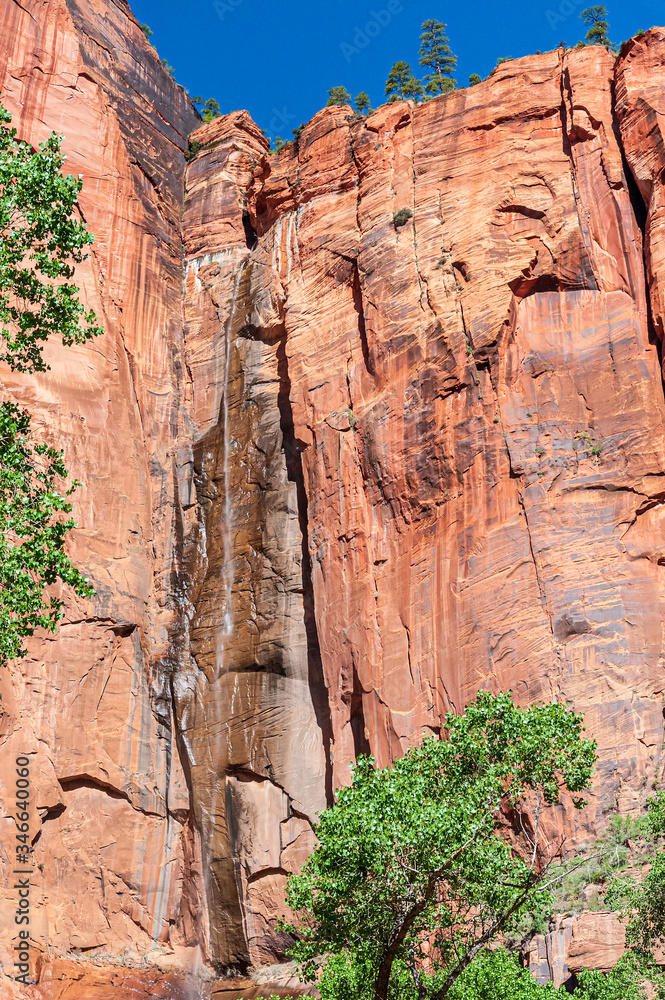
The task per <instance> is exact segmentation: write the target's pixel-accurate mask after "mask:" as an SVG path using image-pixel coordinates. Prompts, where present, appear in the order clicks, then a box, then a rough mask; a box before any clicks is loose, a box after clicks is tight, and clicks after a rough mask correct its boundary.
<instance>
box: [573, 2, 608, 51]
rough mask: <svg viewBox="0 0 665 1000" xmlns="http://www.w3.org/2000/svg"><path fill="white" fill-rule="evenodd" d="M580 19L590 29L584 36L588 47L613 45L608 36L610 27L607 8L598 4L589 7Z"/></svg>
mask: <svg viewBox="0 0 665 1000" xmlns="http://www.w3.org/2000/svg"><path fill="white" fill-rule="evenodd" d="M580 17H581V19H582V21H583V23H584V24H586V25H587V27H588V28H589V30H588V31H587V33H586V35H585V36H584V41H585V42H586V43H587V44H588V45H607V46H611V45H612V43H611V41H610V38H609V35H608V34H607V32H608V31H609V27H610V22H609V21H608V15H607V7H605V6H603V5H602V4H597V5H596V6H594V7H587V8H586V10H583V11H582V13H581V14H580Z"/></svg>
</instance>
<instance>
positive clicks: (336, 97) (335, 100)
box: [326, 87, 351, 108]
mask: <svg viewBox="0 0 665 1000" xmlns="http://www.w3.org/2000/svg"><path fill="white" fill-rule="evenodd" d="M350 103H351V94H350V93H349V92H348V90H347V89H346V87H331V88H330V90H329V91H328V100H327V101H326V107H327V108H332V107H334V106H335V105H340V106H341V105H343V104H350Z"/></svg>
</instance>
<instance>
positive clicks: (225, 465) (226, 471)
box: [216, 261, 245, 676]
mask: <svg viewBox="0 0 665 1000" xmlns="http://www.w3.org/2000/svg"><path fill="white" fill-rule="evenodd" d="M244 268H245V261H243V262H242V264H241V265H240V268H239V270H238V276H237V278H236V281H235V285H234V288H233V296H232V298H231V308H230V312H229V317H228V319H227V321H226V329H225V334H226V343H225V357H224V396H223V403H222V430H223V434H224V445H223V452H222V475H223V480H224V525H223V552H224V562H223V569H222V584H223V588H224V618H223V622H222V630H221V636H220V638H219V642H218V647H217V671H216V673H217V676H219V675H220V674H221V673H223V672H224V666H225V664H224V658H225V657H224V653H225V649H226V643H227V640H228V639H229V637H230V635H231V633H232V632H233V606H232V601H233V584H234V581H235V568H234V558H233V530H232V529H233V507H232V503H231V476H230V468H229V465H230V455H231V432H230V425H229V388H230V381H231V345H232V338H233V318H234V316H235V310H236V302H237V299H238V292H239V290H240V282H241V280H242V274H243V271H244Z"/></svg>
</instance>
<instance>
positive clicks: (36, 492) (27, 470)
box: [0, 401, 93, 664]
mask: <svg viewBox="0 0 665 1000" xmlns="http://www.w3.org/2000/svg"><path fill="white" fill-rule="evenodd" d="M67 475H68V473H67V469H66V468H65V465H64V462H63V454H62V452H61V451H57V450H56V449H55V448H51V447H48V446H47V445H45V444H37V445H35V446H34V447H33V446H32V445H31V442H30V416H29V414H28V413H26V412H25V411H24V410H20V409H19V408H18V407H17V406H15V405H14V404H13V403H10V402H7V401H3V402H2V403H0V529H1V534H0V664H6V662H7V661H8V660H11V659H14V658H15V657H17V656H22V655H23V654H24V653H25V649H24V647H23V639H24V638H25V637H26V636H29V635H33V634H34V631H35V629H36V628H44V629H47V630H48V631H50V632H55V630H56V626H57V624H58V622H59V621H60V620H61V619H62V617H63V614H62V601H61V600H60V599H59V598H56V597H53V596H49V597H48V598H46V599H45V596H44V588H45V587H47V586H49V585H50V584H55V583H57V582H58V581H60V582H61V583H65V584H68V585H69V586H70V587H72V588H73V589H74V591H75V592H76V593H77V594H78V595H79V596H81V597H91V596H92V594H93V590H92V587H91V586H90V585H89V584H88V581H87V580H86V579H85V577H84V576H83V574H82V573H81V572H80V571H79V570H78V569H76V568H75V567H74V566H72V564H71V562H70V560H69V558H68V557H67V555H66V553H65V550H64V544H65V540H66V536H67V533H68V532H69V531H70V530H71V529H72V528H74V527H76V522H75V521H74V520H73V519H72V518H71V517H70V518H66V519H65V520H62V519H60V518H59V517H58V515H60V514H70V513H71V510H72V505H71V503H70V502H69V500H68V499H67V498H68V497H70V496H71V495H72V493H73V492H74V490H75V489H76V488H77V486H80V485H81V484H80V483H78V482H76V480H75V481H74V482H73V483H71V484H70V486H69V489H66V490H65V491H64V493H61V492H60V490H61V489H62V487H61V486H60V482H61V481H64V480H66V479H67Z"/></svg>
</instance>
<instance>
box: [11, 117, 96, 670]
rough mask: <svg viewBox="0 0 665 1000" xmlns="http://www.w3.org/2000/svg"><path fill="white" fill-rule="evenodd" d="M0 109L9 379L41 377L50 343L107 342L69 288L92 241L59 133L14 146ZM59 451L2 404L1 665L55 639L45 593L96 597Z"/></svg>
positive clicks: (55, 612)
mask: <svg viewBox="0 0 665 1000" xmlns="http://www.w3.org/2000/svg"><path fill="white" fill-rule="evenodd" d="M10 123H11V116H10V115H9V113H8V112H7V111H6V110H5V108H4V107H3V106H2V105H1V104H0V332H1V335H2V339H3V340H4V348H3V349H2V351H1V352H0V358H1V359H2V360H3V361H4V362H5V363H6V364H7V365H8V366H9V368H10V369H11V370H12V371H18V372H45V371H47V370H48V365H47V364H46V363H45V361H44V358H43V347H44V342H45V341H46V340H47V339H48V338H49V337H50V336H51V335H53V334H58V335H59V336H60V337H61V338H62V342H63V344H65V345H66V346H69V345H72V344H81V343H84V342H85V341H87V340H89V339H90V338H91V337H95V336H98V335H99V334H101V333H103V331H102V329H101V327H99V326H97V322H96V317H95V314H94V313H93V312H92V311H86V310H85V308H84V306H83V305H82V304H81V303H80V302H79V299H78V288H76V286H75V285H73V284H72V283H71V278H72V277H73V276H74V266H75V265H76V264H78V263H80V262H81V261H82V260H84V259H85V257H86V254H85V252H84V251H85V247H87V246H88V245H89V244H90V243H92V242H93V237H92V235H91V234H90V233H89V232H88V231H87V229H86V226H85V224H84V223H83V222H80V221H79V220H78V217H77V215H76V203H77V200H78V195H79V192H80V190H81V187H82V184H83V182H82V179H81V178H80V177H79V178H78V179H76V178H74V177H71V176H63V175H62V173H61V169H62V166H63V164H64V157H63V155H62V152H61V148H60V147H61V140H60V139H59V138H58V136H56V135H55V134H53V135H51V137H50V138H49V139H47V140H46V142H43V143H41V145H40V147H39V149H38V150H37V151H36V152H35V151H33V149H32V148H31V147H30V146H29V145H27V144H26V143H23V142H18V141H17V140H16V130H15V129H10V128H9V127H8V126H9V124H10ZM67 475H68V473H67V469H66V468H65V466H64V463H63V456H62V452H60V451H58V450H57V449H55V448H53V447H51V446H48V445H46V444H32V441H31V427H30V415H29V414H28V413H27V411H25V410H21V409H20V408H19V407H18V406H16V404H15V403H13V402H11V401H8V400H4V401H3V402H1V403H0V665H4V664H6V662H7V661H8V660H10V659H13V658H14V657H17V656H21V655H23V654H24V652H25V650H24V647H23V640H24V638H25V637H26V636H30V635H32V634H33V633H34V631H35V629H36V628H38V627H41V628H46V629H48V630H49V631H55V629H56V626H57V623H58V621H60V620H61V619H62V617H63V614H62V601H61V600H60V599H59V598H56V597H53V596H49V595H47V594H46V593H45V588H46V587H48V586H50V585H51V584H55V583H58V582H61V583H64V584H68V585H69V586H71V587H72V588H73V590H74V591H75V593H77V594H79V595H80V596H81V597H88V596H91V594H92V593H93V591H92V588H91V587H90V585H89V583H88V582H87V580H86V579H85V578H84V576H83V575H82V574H81V573H80V572H79V570H77V569H76V568H75V567H74V566H73V564H72V563H71V561H70V559H69V558H68V557H67V555H66V554H65V551H64V544H65V540H66V537H67V534H68V532H69V531H70V529H71V528H73V527H74V521H73V520H72V519H71V518H68V517H65V519H63V518H62V516H61V515H68V514H70V513H71V509H72V508H71V503H70V501H69V497H70V496H71V494H72V492H73V491H74V490H75V489H76V487H77V486H78V485H80V484H79V483H77V482H72V483H69V484H67V483H66V479H67Z"/></svg>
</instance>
